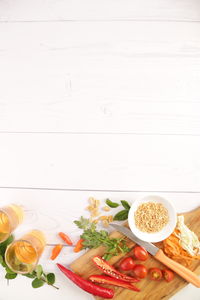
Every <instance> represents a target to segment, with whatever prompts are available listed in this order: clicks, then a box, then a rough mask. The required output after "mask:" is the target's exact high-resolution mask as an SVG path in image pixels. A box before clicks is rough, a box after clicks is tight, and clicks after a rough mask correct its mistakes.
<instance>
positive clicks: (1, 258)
mask: <svg viewBox="0 0 200 300" xmlns="http://www.w3.org/2000/svg"><path fill="white" fill-rule="evenodd" d="M3 262H4V261H3V256H2V255H0V264H2V263H3Z"/></svg>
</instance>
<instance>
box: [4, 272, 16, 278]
mask: <svg viewBox="0 0 200 300" xmlns="http://www.w3.org/2000/svg"><path fill="white" fill-rule="evenodd" d="M16 277H17V274H16V273H13V274H11V273H6V275H5V278H6V279H15V278H16Z"/></svg>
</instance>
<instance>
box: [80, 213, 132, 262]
mask: <svg viewBox="0 0 200 300" xmlns="http://www.w3.org/2000/svg"><path fill="white" fill-rule="evenodd" d="M74 223H75V224H76V225H77V226H78V227H79V228H80V229H83V233H82V235H81V236H80V238H81V239H83V240H84V241H83V242H82V245H83V249H92V248H98V247H99V246H104V247H105V248H106V253H105V254H104V256H103V258H104V259H105V260H109V259H110V258H111V257H113V256H117V255H119V254H121V253H127V252H129V251H130V248H129V247H128V246H127V245H126V241H125V240H124V238H110V237H109V233H108V231H106V230H99V231H97V229H96V224H94V223H90V221H89V219H86V218H84V217H81V218H80V220H79V221H74Z"/></svg>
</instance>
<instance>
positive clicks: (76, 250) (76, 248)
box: [74, 239, 84, 252]
mask: <svg viewBox="0 0 200 300" xmlns="http://www.w3.org/2000/svg"><path fill="white" fill-rule="evenodd" d="M83 242H84V240H83V239H80V240H79V241H78V242H77V243H76V245H75V248H74V252H79V251H81V250H82V248H83Z"/></svg>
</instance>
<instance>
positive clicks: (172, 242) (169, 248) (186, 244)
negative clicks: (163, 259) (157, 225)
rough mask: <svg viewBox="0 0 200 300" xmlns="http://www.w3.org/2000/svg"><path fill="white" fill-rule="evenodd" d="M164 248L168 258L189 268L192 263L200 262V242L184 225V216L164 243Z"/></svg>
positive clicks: (179, 219)
mask: <svg viewBox="0 0 200 300" xmlns="http://www.w3.org/2000/svg"><path fill="white" fill-rule="evenodd" d="M163 246H164V252H165V253H166V254H167V256H168V257H170V258H172V259H173V260H175V261H177V262H178V263H181V264H183V265H185V266H187V267H188V266H190V264H191V263H192V261H194V260H200V255H199V240H198V238H197V236H196V235H195V234H194V233H193V232H192V231H190V230H189V228H188V227H187V226H186V225H185V224H184V217H183V216H180V217H178V223H177V227H176V229H175V230H174V232H173V233H172V234H171V235H170V236H169V237H168V238H167V239H166V240H164V241H163ZM191 254H193V255H191Z"/></svg>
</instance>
